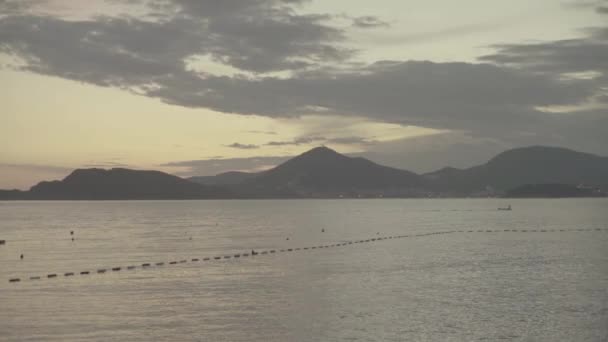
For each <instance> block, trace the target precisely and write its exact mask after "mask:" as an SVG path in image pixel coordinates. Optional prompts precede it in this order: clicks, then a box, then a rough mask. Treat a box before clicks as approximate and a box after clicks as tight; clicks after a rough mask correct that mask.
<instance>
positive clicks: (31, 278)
mask: <svg viewBox="0 0 608 342" xmlns="http://www.w3.org/2000/svg"><path fill="white" fill-rule="evenodd" d="M30 280H40V277H39V276H33V277H30Z"/></svg>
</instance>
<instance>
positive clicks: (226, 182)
mask: <svg viewBox="0 0 608 342" xmlns="http://www.w3.org/2000/svg"><path fill="white" fill-rule="evenodd" d="M529 184H567V185H579V184H586V185H593V186H597V187H598V188H602V189H604V190H606V188H608V157H602V156H597V155H593V154H589V153H583V152H577V151H573V150H570V149H564V148H559V147H548V146H530V147H522V148H516V149H511V150H507V151H504V152H502V153H499V154H498V155H496V156H495V157H493V158H491V159H490V160H488V161H487V162H486V163H484V164H481V165H477V166H473V167H470V168H465V169H457V168H452V167H444V168H442V169H440V170H437V171H433V172H430V173H425V174H420V175H419V174H416V173H414V172H410V171H407V170H401V169H397V168H392V167H388V166H384V165H380V164H377V163H374V162H373V161H371V160H368V159H365V158H361V157H349V156H346V155H343V154H340V153H338V152H336V151H334V150H332V149H330V148H327V147H316V148H314V149H311V150H309V151H306V152H304V153H302V154H300V155H298V156H295V157H293V158H291V159H289V160H287V161H286V162H284V163H282V164H280V165H278V166H276V167H274V168H272V169H269V170H266V171H261V172H255V173H247V172H239V171H231V172H225V173H221V174H218V175H216V176H202V177H191V178H189V179H184V178H180V177H177V176H174V175H170V174H167V173H164V172H160V171H140V170H130V169H124V168H114V169H109V170H105V169H97V168H93V169H76V170H74V171H73V172H72V173H70V174H69V175H68V176H66V177H65V178H64V179H62V180H60V181H50V182H47V181H43V182H40V183H38V184H36V185H34V186H32V187H31V188H30V190H29V191H18V190H0V199H43V200H46V199H68V200H69V199H76V200H95V199H104V200H106V199H214V198H218V199H219V198H341V197H348V198H359V197H363V198H367V197H374V198H375V197H466V196H500V195H501V194H505V193H507V192H508V190H510V189H513V188H516V187H518V186H522V185H529Z"/></svg>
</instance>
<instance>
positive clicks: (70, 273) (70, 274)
mask: <svg viewBox="0 0 608 342" xmlns="http://www.w3.org/2000/svg"><path fill="white" fill-rule="evenodd" d="M73 275H74V272H67V273H65V274H64V275H63V276H64V277H71V276H73Z"/></svg>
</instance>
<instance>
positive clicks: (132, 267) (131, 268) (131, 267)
mask: <svg viewBox="0 0 608 342" xmlns="http://www.w3.org/2000/svg"><path fill="white" fill-rule="evenodd" d="M136 267H137V266H127V269H128V270H134V269H135V268H136Z"/></svg>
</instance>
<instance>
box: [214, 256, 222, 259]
mask: <svg viewBox="0 0 608 342" xmlns="http://www.w3.org/2000/svg"><path fill="white" fill-rule="evenodd" d="M221 258H222V257H219V256H216V257H213V259H215V260H220V259H221Z"/></svg>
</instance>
